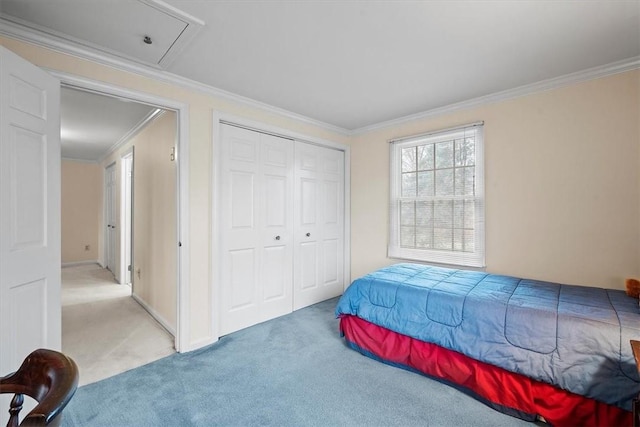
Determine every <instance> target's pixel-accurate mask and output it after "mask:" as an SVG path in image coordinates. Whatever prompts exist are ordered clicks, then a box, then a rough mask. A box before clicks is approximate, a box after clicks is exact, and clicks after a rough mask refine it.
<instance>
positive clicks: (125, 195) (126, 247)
mask: <svg viewBox="0 0 640 427" xmlns="http://www.w3.org/2000/svg"><path fill="white" fill-rule="evenodd" d="M134 156H135V151H134V147H133V146H132V147H130V148H128V149H127V150H126V151H125V152H124V153H122V155H121V156H120V182H121V183H122V187H121V188H120V220H121V222H123V225H122V226H120V274H119V277H120V280H119V282H120V284H122V285H131V288H132V289H133V283H132V280H131V273H133V272H132V271H131V270H129V266H133V162H134ZM129 163H130V169H131V179H128V178H127V165H128V164H129ZM127 221H128V222H129V224H128V226H127ZM127 231H128V233H127ZM127 251H128V252H129V257H128V259H129V260H130V261H129V263H127ZM127 273H129V274H127ZM127 279H129V280H128V281H127Z"/></svg>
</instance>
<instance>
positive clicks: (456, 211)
mask: <svg viewBox="0 0 640 427" xmlns="http://www.w3.org/2000/svg"><path fill="white" fill-rule="evenodd" d="M465 213H466V212H465V210H464V200H454V202H453V227H454V228H464V220H465V217H464V216H465Z"/></svg>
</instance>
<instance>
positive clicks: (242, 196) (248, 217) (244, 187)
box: [229, 171, 255, 229]
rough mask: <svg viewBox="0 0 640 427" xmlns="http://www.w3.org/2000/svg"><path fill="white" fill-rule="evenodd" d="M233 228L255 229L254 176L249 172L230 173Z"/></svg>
mask: <svg viewBox="0 0 640 427" xmlns="http://www.w3.org/2000/svg"><path fill="white" fill-rule="evenodd" d="M229 175H230V181H231V192H230V198H231V228H232V229H238V228H253V227H254V224H253V215H254V212H253V205H254V200H255V196H254V175H253V174H252V173H248V172H238V171H231V172H230V174H229Z"/></svg>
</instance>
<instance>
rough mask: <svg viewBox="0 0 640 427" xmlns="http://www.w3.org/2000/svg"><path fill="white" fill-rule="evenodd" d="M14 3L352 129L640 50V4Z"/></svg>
mask: <svg viewBox="0 0 640 427" xmlns="http://www.w3.org/2000/svg"><path fill="white" fill-rule="evenodd" d="M1 7H2V9H1V10H0V12H1V13H2V18H3V19H4V20H10V21H12V22H13V23H19V24H20V25H23V26H28V27H30V28H31V29H37V30H39V31H43V32H45V33H47V34H48V36H50V37H55V38H58V39H60V40H64V41H66V42H69V43H74V44H76V45H78V46H82V47H84V48H87V49H93V50H96V51H99V52H101V53H103V54H105V55H115V56H118V57H120V58H125V59H127V60H131V61H135V62H136V63H138V64H145V65H147V66H148V67H151V68H153V69H155V70H157V71H158V72H162V73H166V74H167V75H170V76H180V77H181V78H185V79H189V80H192V81H195V82H198V83H201V84H204V85H206V86H208V87H211V88H216V89H220V90H222V91H226V92H230V93H232V94H236V95H240V96H242V97H246V98H249V99H251V100H255V101H258V102H260V103H264V104H268V105H270V106H274V107H277V108H279V109H283V110H286V111H289V112H293V113H296V114H298V115H302V116H305V117H308V118H310V119H313V120H315V121H320V122H323V123H326V124H329V125H332V126H334V127H338V128H341V129H343V130H344V131H345V132H347V133H348V132H351V131H356V132H357V131H358V130H359V129H363V128H366V127H368V126H372V125H375V124H378V123H381V122H385V121H390V120H394V119H398V118H401V117H405V116H408V115H413V114H417V113H421V112H425V111H430V110H434V109H439V108H443V107H445V106H449V105H452V104H455V103H459V102H463V101H467V100H471V99H476V98H479V97H483V96H488V95H490V94H495V93H498V92H501V91H506V90H511V89H514V88H518V87H522V86H525V85H532V84H534V83H537V82H541V81H544V80H548V79H553V78H557V77H560V76H565V75H567V74H571V73H576V72H580V71H583V70H587V69H590V68H594V67H601V66H604V65H606V64H611V63H615V62H618V61H625V60H628V61H634V60H637V59H638V58H640V1H637V0H633V1H616V0H604V1H598V0H593V1H574V0H556V1H539V0H534V1H529V0H512V1H495V0H492V1H483V0H473V1H472V0H469V1H426V0H425V1H394V0H387V1H349V0H344V1H331V0H299V1H291V0H283V1H277V0H273V1H204V0H199V1H195V0H164V2H161V1H159V0H118V1H117V2H113V1H110V2H108V1H104V0H47V1H46V2H44V1H42V0H2V6H1ZM144 36H149V37H150V39H151V41H152V43H151V44H150V45H149V44H146V43H144V40H143V39H144Z"/></svg>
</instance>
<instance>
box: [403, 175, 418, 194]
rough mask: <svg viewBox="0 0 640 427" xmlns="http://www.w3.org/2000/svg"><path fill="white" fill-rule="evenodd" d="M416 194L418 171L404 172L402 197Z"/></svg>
mask: <svg viewBox="0 0 640 427" xmlns="http://www.w3.org/2000/svg"><path fill="white" fill-rule="evenodd" d="M415 196H416V173H415V172H411V173H403V174H402V197H415Z"/></svg>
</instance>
